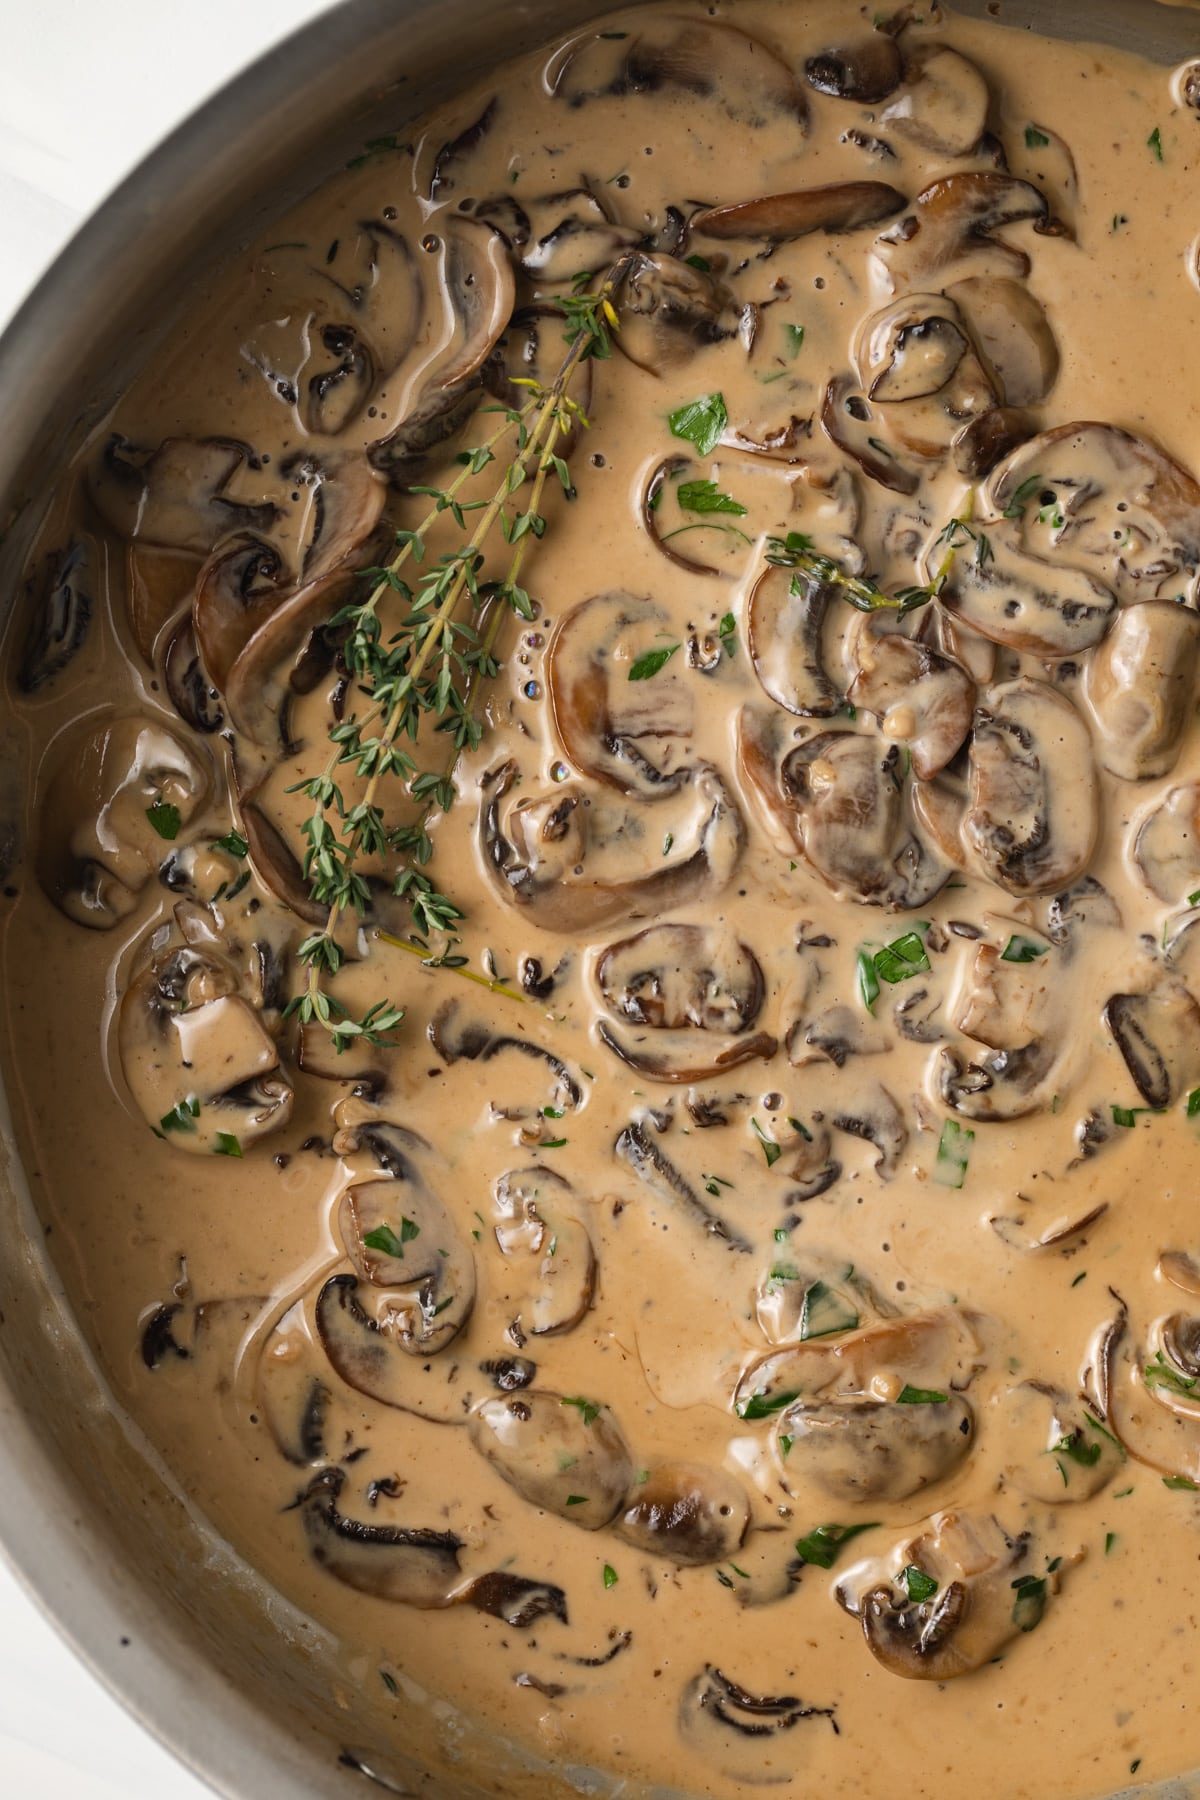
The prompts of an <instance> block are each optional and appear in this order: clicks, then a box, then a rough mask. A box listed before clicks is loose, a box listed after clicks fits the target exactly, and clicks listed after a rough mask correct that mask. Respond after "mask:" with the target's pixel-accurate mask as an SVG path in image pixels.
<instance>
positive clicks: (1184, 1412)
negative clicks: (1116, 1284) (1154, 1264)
mask: <svg viewBox="0 0 1200 1800" xmlns="http://www.w3.org/2000/svg"><path fill="white" fill-rule="evenodd" d="M1139 1339H1140V1341H1139ZM1100 1355H1101V1356H1102V1357H1103V1359H1104V1365H1105V1366H1104V1370H1103V1378H1102V1385H1103V1386H1104V1388H1105V1390H1106V1395H1107V1401H1108V1407H1107V1414H1106V1417H1107V1422H1108V1424H1109V1425H1110V1426H1111V1428H1112V1430H1113V1433H1114V1434H1115V1436H1116V1437H1118V1438H1119V1439H1120V1441H1121V1443H1122V1445H1123V1446H1124V1448H1125V1449H1126V1450H1127V1451H1128V1453H1129V1455H1130V1456H1132V1457H1135V1458H1136V1459H1137V1461H1138V1462H1140V1463H1145V1464H1147V1465H1148V1466H1149V1467H1150V1468H1152V1469H1157V1470H1158V1472H1159V1473H1160V1474H1161V1475H1163V1476H1165V1477H1167V1478H1168V1479H1169V1480H1174V1481H1177V1482H1185V1483H1190V1484H1191V1485H1193V1486H1195V1485H1198V1484H1200V1320H1198V1319H1197V1318H1196V1317H1195V1316H1193V1315H1191V1314H1185V1313H1172V1314H1169V1315H1168V1316H1166V1317H1165V1318H1160V1319H1158V1320H1156V1321H1155V1323H1154V1324H1153V1325H1152V1326H1151V1327H1150V1328H1149V1329H1148V1330H1146V1331H1144V1332H1139V1333H1138V1335H1137V1336H1136V1337H1135V1335H1134V1333H1133V1331H1132V1330H1131V1329H1130V1326H1129V1322H1128V1319H1127V1317H1126V1316H1125V1314H1124V1311H1123V1310H1122V1312H1121V1313H1119V1314H1118V1316H1117V1318H1116V1319H1115V1320H1114V1321H1113V1322H1112V1324H1111V1326H1110V1327H1109V1329H1108V1330H1107V1332H1106V1333H1105V1335H1104V1338H1103V1340H1102V1342H1101V1345H1100Z"/></svg>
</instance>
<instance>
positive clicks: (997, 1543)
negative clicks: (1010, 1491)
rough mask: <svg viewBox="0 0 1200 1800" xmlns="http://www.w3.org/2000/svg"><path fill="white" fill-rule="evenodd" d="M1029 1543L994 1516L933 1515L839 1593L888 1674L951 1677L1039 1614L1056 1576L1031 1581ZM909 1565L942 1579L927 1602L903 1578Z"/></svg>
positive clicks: (930, 1578)
mask: <svg viewBox="0 0 1200 1800" xmlns="http://www.w3.org/2000/svg"><path fill="white" fill-rule="evenodd" d="M1029 1549H1030V1540H1029V1534H1028V1533H1027V1532H1024V1533H1022V1534H1021V1535H1020V1536H1019V1537H1015V1538H1014V1537H1010V1536H1009V1534H1008V1533H1007V1532H1006V1531H1005V1530H1004V1529H1003V1527H1002V1526H1001V1525H1000V1524H999V1522H998V1521H997V1520H996V1519H994V1518H984V1517H975V1518H972V1517H970V1516H969V1515H965V1514H958V1513H954V1512H943V1513H935V1514H934V1516H933V1517H932V1519H930V1521H929V1529H928V1530H926V1531H923V1532H922V1533H921V1534H920V1536H919V1537H916V1538H914V1539H912V1540H911V1541H908V1542H905V1543H903V1544H901V1545H899V1546H898V1547H897V1548H896V1549H895V1550H894V1551H892V1552H891V1554H890V1555H889V1556H887V1557H883V1558H879V1559H877V1560H876V1561H873V1562H864V1563H860V1564H859V1565H858V1567H857V1568H856V1569H854V1570H852V1571H850V1572H849V1573H848V1574H847V1575H846V1576H845V1577H844V1578H843V1580H841V1581H840V1582H839V1583H838V1586H837V1589H836V1594H837V1598H838V1600H839V1601H840V1602H841V1604H842V1605H843V1606H844V1607H845V1608H846V1610H847V1611H848V1612H850V1613H852V1614H853V1615H854V1616H855V1617H856V1618H859V1619H860V1620H861V1621H862V1627H863V1633H864V1635H865V1637H866V1640H867V1645H868V1647H869V1649H870V1651H871V1654H872V1655H873V1656H874V1657H875V1659H876V1661H877V1662H880V1663H882V1665H883V1667H884V1668H885V1669H887V1670H888V1671H889V1673H890V1674H892V1675H900V1676H904V1677H907V1678H908V1679H909V1680H914V1681H949V1680H951V1679H953V1677H955V1676H957V1675H968V1674H970V1673H971V1672H972V1670H974V1669H978V1668H981V1667H982V1666H983V1664H984V1663H986V1662H990V1661H991V1659H992V1658H993V1657H994V1656H996V1655H997V1653H998V1652H999V1651H1001V1650H1002V1649H1003V1648H1004V1646H1005V1645H1006V1644H1007V1643H1009V1642H1010V1641H1011V1640H1012V1639H1013V1638H1014V1637H1016V1636H1017V1635H1018V1633H1020V1632H1021V1631H1028V1630H1031V1629H1032V1628H1033V1626H1034V1625H1035V1624H1036V1623H1037V1621H1038V1619H1040V1617H1041V1613H1042V1609H1043V1607H1044V1605H1045V1596H1046V1592H1047V1588H1048V1587H1049V1588H1050V1591H1053V1588H1054V1578H1053V1577H1042V1576H1033V1575H1032V1574H1030V1575H1029V1577H1028V1582H1027V1580H1026V1576H1025V1575H1024V1574H1022V1573H1020V1571H1027V1570H1028V1569H1029V1564H1030V1560H1031V1559H1030V1556H1029ZM910 1568H911V1569H916V1570H917V1571H918V1573H919V1574H921V1575H923V1576H924V1577H925V1578H926V1584H927V1583H928V1582H933V1583H934V1584H935V1591H934V1592H933V1593H932V1594H929V1595H928V1597H927V1598H926V1599H923V1600H914V1599H913V1598H912V1597H911V1594H910V1590H909V1585H908V1583H907V1582H904V1581H903V1580H902V1579H901V1577H902V1572H903V1570H905V1569H910ZM1014 1571H1018V1573H1016V1574H1015V1575H1014ZM1029 1583H1032V1585H1029ZM925 1591H926V1593H928V1588H927V1586H926V1587H925Z"/></svg>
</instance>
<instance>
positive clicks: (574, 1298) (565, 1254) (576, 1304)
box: [491, 1167, 596, 1342]
mask: <svg viewBox="0 0 1200 1800" xmlns="http://www.w3.org/2000/svg"><path fill="white" fill-rule="evenodd" d="M495 1193H496V1204H497V1207H498V1209H499V1211H500V1214H501V1222H500V1224H499V1225H497V1227H496V1241H497V1243H498V1244H499V1246H500V1249H501V1250H502V1252H503V1254H504V1257H505V1260H506V1265H507V1266H506V1270H505V1275H504V1277H503V1278H501V1279H496V1278H493V1280H492V1283H491V1289H492V1293H493V1295H494V1297H495V1298H496V1300H497V1301H498V1302H499V1304H500V1305H501V1306H502V1307H503V1309H504V1313H505V1316H506V1317H508V1318H510V1319H512V1320H515V1321H516V1323H517V1324H518V1325H519V1327H520V1331H521V1334H522V1335H523V1336H524V1335H528V1336H531V1337H554V1336H557V1335H560V1334H561V1333H563V1332H566V1331H571V1330H573V1329H574V1327H575V1326H576V1325H578V1324H579V1322H580V1320H581V1319H582V1318H583V1316H584V1314H585V1313H586V1312H587V1310H588V1308H589V1306H590V1305H591V1304H592V1296H593V1294H594V1293H595V1288H596V1255H595V1251H594V1250H593V1249H592V1240H591V1238H590V1237H589V1235H588V1232H587V1228H586V1226H584V1225H582V1224H581V1223H580V1221H579V1220H578V1219H576V1218H573V1217H572V1216H571V1215H570V1213H569V1212H567V1211H565V1210H564V1209H565V1208H567V1207H569V1206H571V1205H572V1204H574V1201H575V1196H574V1193H573V1190H572V1188H571V1184H570V1183H569V1182H568V1181H565V1180H564V1179H563V1177H562V1176H561V1175H556V1174H555V1173H554V1171H553V1170H552V1169H546V1168H541V1167H534V1168H531V1169H515V1170H511V1171H510V1172H509V1173H508V1174H506V1175H502V1176H501V1177H500V1179H499V1180H498V1181H497V1183H496V1188H495ZM510 1270H511V1271H512V1273H511V1274H510V1272H509V1271H510ZM513 1335H514V1336H515V1335H516V1333H514V1334H513ZM519 1341H520V1339H519V1338H518V1342H519Z"/></svg>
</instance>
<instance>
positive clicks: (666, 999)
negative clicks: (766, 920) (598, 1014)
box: [596, 925, 776, 1081]
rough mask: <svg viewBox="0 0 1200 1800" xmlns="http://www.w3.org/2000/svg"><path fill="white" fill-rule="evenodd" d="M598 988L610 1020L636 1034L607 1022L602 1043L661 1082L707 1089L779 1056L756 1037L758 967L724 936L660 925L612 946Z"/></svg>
mask: <svg viewBox="0 0 1200 1800" xmlns="http://www.w3.org/2000/svg"><path fill="white" fill-rule="evenodd" d="M596 983H597V986H598V987H599V990H600V994H601V997H602V998H603V1000H604V1003H605V1005H606V1006H607V1007H608V1008H609V1010H610V1012H611V1013H613V1014H614V1015H615V1017H616V1018H617V1019H619V1020H620V1021H621V1023H622V1025H629V1026H632V1027H634V1031H633V1033H629V1032H628V1031H618V1030H617V1028H616V1027H615V1026H610V1025H609V1024H608V1023H607V1022H606V1021H603V1020H602V1021H601V1023H600V1026H599V1031H600V1036H601V1039H602V1041H603V1042H604V1043H605V1044H607V1045H608V1047H609V1048H610V1049H611V1050H615V1051H616V1053H617V1055H618V1056H620V1057H621V1058H622V1060H623V1061H625V1062H628V1063H629V1064H630V1065H631V1066H633V1067H634V1068H637V1069H638V1070H640V1071H641V1072H643V1073H645V1074H649V1075H653V1076H655V1077H656V1078H657V1079H659V1080H662V1081H701V1080H704V1079H706V1078H707V1077H709V1076H712V1075H715V1074H718V1073H720V1072H721V1071H722V1070H724V1069H728V1068H733V1067H735V1066H736V1065H737V1064H738V1063H740V1062H744V1061H746V1060H748V1059H749V1058H751V1057H755V1056H770V1055H773V1054H774V1051H775V1047H776V1045H775V1040H774V1038H768V1037H766V1036H764V1034H763V1033H762V1032H759V1033H756V1034H754V1035H753V1036H751V1035H749V1034H750V1033H751V1032H752V1030H753V1027H754V1025H755V1023H756V1021H757V1019H758V1015H759V1013H760V1011H761V1010H762V1003H763V998H764V995H765V992H766V984H765V981H764V978H763V972H762V969H761V968H760V967H759V963H758V959H757V957H756V956H755V955H754V953H753V951H751V950H750V949H748V948H747V946H746V945H745V944H740V943H738V942H737V940H736V939H735V938H734V937H733V936H732V935H731V934H730V933H729V932H726V931H722V930H720V929H719V928H713V927H708V926H703V925H652V926H650V927H648V929H647V930H645V931H641V932H639V933H638V934H637V935H636V937H632V938H625V939H623V940H622V941H621V942H620V943H617V944H610V945H609V947H608V949H606V950H605V951H604V953H603V955H602V956H601V958H600V960H599V962H598V963H597V965H596ZM646 1034H651V1035H649V1036H647V1035H646Z"/></svg>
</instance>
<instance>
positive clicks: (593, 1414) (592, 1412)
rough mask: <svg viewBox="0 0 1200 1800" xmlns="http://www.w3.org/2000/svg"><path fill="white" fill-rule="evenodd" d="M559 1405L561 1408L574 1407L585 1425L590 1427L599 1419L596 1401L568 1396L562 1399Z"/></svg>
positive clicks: (598, 1404)
mask: <svg viewBox="0 0 1200 1800" xmlns="http://www.w3.org/2000/svg"><path fill="white" fill-rule="evenodd" d="M561 1404H562V1405H563V1406H573V1407H575V1409H576V1411H577V1412H578V1413H579V1416H580V1418H581V1419H582V1420H583V1422H584V1424H585V1425H591V1424H592V1423H593V1422H594V1421H595V1420H596V1419H598V1418H599V1417H600V1402H599V1401H598V1400H585V1399H584V1398H583V1397H582V1395H579V1394H568V1395H566V1396H565V1397H564V1398H563V1400H562V1402H561Z"/></svg>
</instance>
